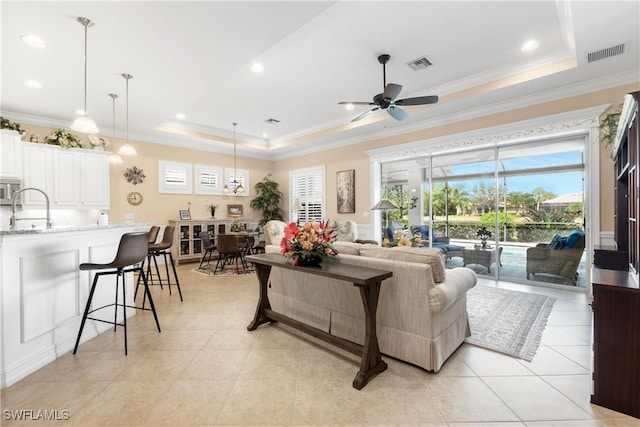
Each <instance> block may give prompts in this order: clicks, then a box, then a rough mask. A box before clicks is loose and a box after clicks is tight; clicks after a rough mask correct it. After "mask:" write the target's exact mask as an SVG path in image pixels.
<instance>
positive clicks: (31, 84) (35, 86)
mask: <svg viewBox="0 0 640 427" xmlns="http://www.w3.org/2000/svg"><path fill="white" fill-rule="evenodd" d="M24 85H25V86H26V87H30V88H32V89H40V88H41V87H42V85H41V84H40V83H39V82H37V81H35V80H25V82H24Z"/></svg>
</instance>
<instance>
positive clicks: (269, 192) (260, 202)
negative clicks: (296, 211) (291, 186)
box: [249, 174, 284, 226]
mask: <svg viewBox="0 0 640 427" xmlns="http://www.w3.org/2000/svg"><path fill="white" fill-rule="evenodd" d="M279 187H280V184H278V183H277V182H275V181H274V180H272V179H271V174H269V175H267V176H265V177H264V178H263V179H262V181H260V182H258V183H257V184H256V185H255V187H254V188H255V190H256V197H255V198H254V199H253V200H251V203H250V204H249V206H251V208H253V209H259V210H261V211H262V219H261V220H260V225H262V226H264V225H265V224H266V223H267V222H269V221H271V220H279V221H283V220H284V216H283V215H284V212H283V210H282V209H281V208H280V203H281V202H282V200H283V199H284V194H283V193H282V191H280V188H279Z"/></svg>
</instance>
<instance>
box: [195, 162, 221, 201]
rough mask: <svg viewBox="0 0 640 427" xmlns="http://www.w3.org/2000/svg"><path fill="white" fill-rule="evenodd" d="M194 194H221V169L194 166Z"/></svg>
mask: <svg viewBox="0 0 640 427" xmlns="http://www.w3.org/2000/svg"><path fill="white" fill-rule="evenodd" d="M195 169H196V174H195V183H196V189H195V193H196V194H222V168H220V167H216V166H207V165H195Z"/></svg>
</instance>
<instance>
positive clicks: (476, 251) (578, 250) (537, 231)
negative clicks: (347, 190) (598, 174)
mask: <svg viewBox="0 0 640 427" xmlns="http://www.w3.org/2000/svg"><path fill="white" fill-rule="evenodd" d="M584 164H585V161H584V140H583V138H582V137H580V138H576V137H573V138H567V139H555V140H553V141H548V142H540V141H538V142H535V143H526V144H512V145H508V146H499V147H491V148H484V149H475V150H468V151H464V152H456V153H450V154H443V155H432V156H428V157H423V158H418V159H411V160H403V161H398V162H390V163H386V164H383V165H382V178H383V187H382V193H383V194H385V195H386V197H387V198H388V199H389V200H391V201H392V202H393V203H394V205H395V206H396V207H397V209H394V210H391V211H389V212H387V215H388V218H389V220H390V222H391V224H392V225H393V226H394V229H399V230H401V231H402V232H403V233H405V235H409V236H410V237H412V236H411V230H415V227H413V228H412V226H417V225H423V226H427V227H428V229H429V230H431V231H430V233H432V234H430V235H429V236H428V237H429V239H428V240H429V241H428V242H427V244H423V245H422V246H429V247H436V248H438V249H439V250H441V251H442V252H443V253H445V254H446V258H447V261H446V266H447V267H448V268H454V267H458V266H463V265H464V266H467V267H470V268H472V269H474V271H476V272H477V273H478V274H479V275H486V276H490V277H496V278H504V279H506V280H515V281H526V280H530V281H537V282H545V283H555V284H564V285H570V286H575V285H578V286H586V283H585V282H586V280H585V277H586V275H585V274H584V264H585V263H584V253H583V252H584V251H583V248H584V245H585V243H584V242H585V239H584V233H583V231H582V230H583V223H584V219H583V206H584V190H583V186H584V185H583V181H584V180H583V174H584ZM423 229H424V228H423Z"/></svg>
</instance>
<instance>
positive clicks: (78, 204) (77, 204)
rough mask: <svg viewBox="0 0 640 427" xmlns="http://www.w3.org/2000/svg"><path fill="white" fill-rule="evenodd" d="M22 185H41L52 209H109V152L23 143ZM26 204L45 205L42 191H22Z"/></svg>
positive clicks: (33, 206) (32, 206)
mask: <svg viewBox="0 0 640 427" xmlns="http://www.w3.org/2000/svg"><path fill="white" fill-rule="evenodd" d="M23 153H24V176H23V180H24V182H23V188H26V187H35V188H39V189H41V190H42V191H44V192H45V193H47V195H48V196H49V199H50V202H51V208H52V209H56V208H58V209H78V208H87V209H109V204H110V198H109V153H108V152H105V151H97V150H85V149H78V148H71V149H66V148H62V147H58V146H54V145H45V144H31V143H23ZM22 196H23V199H22V204H23V207H25V208H41V207H43V206H45V199H44V196H42V194H40V193H38V192H35V191H27V192H25V193H23V195H22Z"/></svg>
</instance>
